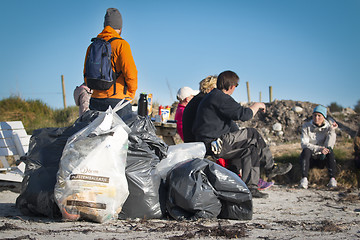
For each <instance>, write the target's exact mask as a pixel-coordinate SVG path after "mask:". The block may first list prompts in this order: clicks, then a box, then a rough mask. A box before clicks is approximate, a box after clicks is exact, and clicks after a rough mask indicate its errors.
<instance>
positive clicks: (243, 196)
mask: <svg viewBox="0 0 360 240" xmlns="http://www.w3.org/2000/svg"><path fill="white" fill-rule="evenodd" d="M166 188H167V189H166V190H167V199H166V209H167V211H168V213H169V215H170V216H171V217H173V218H174V219H176V220H182V219H198V218H226V219H236V220H250V219H252V197H251V194H250V191H249V189H248V188H247V186H246V184H245V183H244V182H243V181H242V180H241V178H239V176H237V175H236V174H235V173H233V172H231V171H229V170H227V169H226V168H223V167H221V166H220V165H218V164H215V163H214V162H212V161H209V160H207V159H199V158H196V159H193V160H190V161H188V162H185V163H182V164H179V165H177V166H175V167H174V168H173V169H172V170H171V171H170V172H169V174H168V176H167V179H166Z"/></svg>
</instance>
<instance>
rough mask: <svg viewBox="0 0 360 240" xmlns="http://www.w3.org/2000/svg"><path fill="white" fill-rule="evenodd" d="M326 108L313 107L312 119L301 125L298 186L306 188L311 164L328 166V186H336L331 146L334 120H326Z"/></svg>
mask: <svg viewBox="0 0 360 240" xmlns="http://www.w3.org/2000/svg"><path fill="white" fill-rule="evenodd" d="M326 117H327V109H326V107H324V106H322V105H318V106H316V107H315V108H314V110H313V114H312V120H311V121H308V122H305V123H304V124H303V126H302V132H301V133H302V134H301V147H302V152H301V155H300V166H301V174H302V179H301V181H300V185H299V186H300V188H305V189H307V188H308V171H309V168H311V167H313V166H318V167H321V168H324V167H325V165H326V166H327V168H328V172H329V177H330V181H329V184H328V186H329V187H336V185H337V182H336V180H335V174H336V160H335V156H334V152H333V148H334V146H335V142H336V133H335V129H336V128H337V127H338V125H337V123H336V122H329V121H328V120H326Z"/></svg>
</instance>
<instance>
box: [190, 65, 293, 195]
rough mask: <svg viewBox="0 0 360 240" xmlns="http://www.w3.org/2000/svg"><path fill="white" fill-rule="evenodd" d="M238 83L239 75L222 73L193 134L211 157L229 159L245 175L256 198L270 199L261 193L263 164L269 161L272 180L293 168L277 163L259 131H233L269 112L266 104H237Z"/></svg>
mask: <svg viewBox="0 0 360 240" xmlns="http://www.w3.org/2000/svg"><path fill="white" fill-rule="evenodd" d="M238 84H239V77H238V75H237V74H236V73H234V72H232V71H225V72H222V73H220V74H219V76H218V78H217V83H216V86H217V88H214V89H213V90H212V91H211V92H210V93H208V94H206V95H205V96H204V98H203V99H202V100H201V102H200V104H199V106H198V109H197V112H196V117H195V121H194V125H193V128H192V132H193V134H194V135H195V139H196V141H199V142H203V143H204V144H205V147H206V152H207V154H209V155H214V156H215V157H216V158H217V159H219V158H223V159H226V160H228V164H229V166H228V169H229V170H231V171H233V172H234V173H236V174H239V173H240V172H241V176H242V179H243V181H244V182H245V183H246V185H247V186H248V188H249V190H250V192H251V194H252V196H253V197H254V198H266V197H268V194H266V193H262V192H260V191H259V190H258V183H259V179H260V161H261V160H262V159H263V158H266V159H267V160H265V162H266V165H265V170H266V171H267V173H268V176H269V178H272V177H274V176H276V175H283V174H286V173H287V172H289V171H290V170H291V168H292V165H291V164H290V163H288V164H284V165H276V164H274V161H273V157H272V154H271V152H270V149H269V147H268V146H267V145H266V143H265V141H264V139H263V138H262V136H261V135H260V134H259V132H258V131H257V130H256V129H255V128H242V129H239V128H238V127H236V129H233V122H234V121H237V120H241V121H248V120H250V119H251V118H252V117H253V116H255V114H256V113H257V112H258V111H259V110H261V111H265V104H264V103H260V102H258V103H254V104H253V105H252V106H250V107H249V108H246V107H242V106H241V105H240V104H239V103H238V102H236V101H235V100H234V99H233V98H232V97H231V95H232V93H233V92H234V91H235V88H236V87H237V86H238Z"/></svg>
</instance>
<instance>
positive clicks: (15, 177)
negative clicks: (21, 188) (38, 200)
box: [0, 172, 23, 182]
mask: <svg viewBox="0 0 360 240" xmlns="http://www.w3.org/2000/svg"><path fill="white" fill-rule="evenodd" d="M0 180H3V181H10V182H22V180H23V177H22V176H21V175H20V174H17V173H11V172H6V173H0Z"/></svg>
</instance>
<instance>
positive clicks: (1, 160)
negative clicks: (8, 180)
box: [0, 156, 10, 168]
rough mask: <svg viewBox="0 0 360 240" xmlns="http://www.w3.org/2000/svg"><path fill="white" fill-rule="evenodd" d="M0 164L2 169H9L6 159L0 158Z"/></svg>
mask: <svg viewBox="0 0 360 240" xmlns="http://www.w3.org/2000/svg"><path fill="white" fill-rule="evenodd" d="M0 163H1V167H3V168H8V167H10V165H9V163H8V161H7V159H6V158H5V157H4V156H0Z"/></svg>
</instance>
